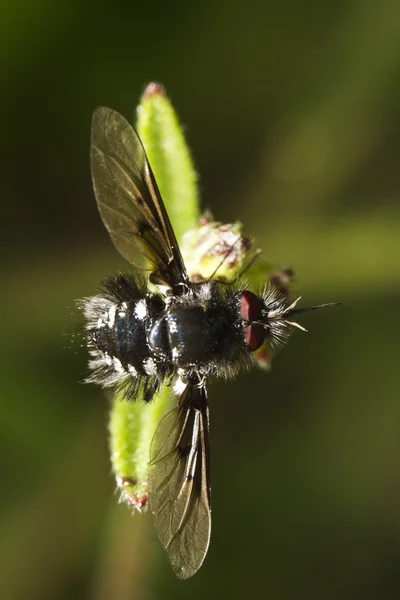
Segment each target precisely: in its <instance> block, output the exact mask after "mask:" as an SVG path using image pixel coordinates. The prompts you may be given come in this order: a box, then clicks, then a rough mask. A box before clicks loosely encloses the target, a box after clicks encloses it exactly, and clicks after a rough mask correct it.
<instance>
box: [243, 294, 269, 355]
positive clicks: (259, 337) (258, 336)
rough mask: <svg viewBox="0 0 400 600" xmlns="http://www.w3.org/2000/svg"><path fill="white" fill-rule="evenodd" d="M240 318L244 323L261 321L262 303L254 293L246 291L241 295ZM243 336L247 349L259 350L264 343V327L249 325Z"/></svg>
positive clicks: (255, 324)
mask: <svg viewBox="0 0 400 600" xmlns="http://www.w3.org/2000/svg"><path fill="white" fill-rule="evenodd" d="M240 316H241V317H242V319H243V320H244V321H260V320H261V301H260V299H259V298H258V296H256V295H255V294H253V292H249V291H248V290H246V291H245V292H243V294H242V295H241V297H240ZM243 334H244V339H245V341H246V344H247V347H248V349H249V350H250V351H251V352H254V351H255V350H258V348H260V346H262V345H263V343H264V340H265V329H264V327H263V326H262V325H259V324H257V323H254V324H251V325H247V327H245V328H244V330H243Z"/></svg>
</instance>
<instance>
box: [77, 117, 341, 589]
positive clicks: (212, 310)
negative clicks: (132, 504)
mask: <svg viewBox="0 0 400 600" xmlns="http://www.w3.org/2000/svg"><path fill="white" fill-rule="evenodd" d="M91 167H92V176H93V185H94V191H95V195H96V199H97V204H98V208H99V211H100V214H101V217H102V219H103V222H104V224H105V226H106V228H107V230H108V232H109V234H110V236H111V239H112V241H113V243H114V244H115V246H116V248H117V249H118V250H119V252H120V253H121V254H122V256H124V257H125V258H126V259H127V260H128V262H130V263H131V264H132V265H133V266H135V267H136V269H135V271H134V273H133V274H130V275H119V276H116V277H112V278H108V279H106V280H105V281H104V282H103V285H102V288H101V290H100V292H99V294H98V295H97V296H94V297H91V298H87V299H86V300H84V301H83V303H82V305H83V311H84V314H85V317H86V320H87V324H86V331H87V340H88V346H89V350H90V354H91V357H92V358H91V361H90V363H89V366H90V369H91V371H92V373H91V375H90V377H89V378H88V381H92V382H94V383H98V384H100V385H102V386H104V387H118V388H120V389H121V388H122V389H123V390H124V393H125V396H126V397H127V398H128V399H132V400H133V399H135V398H137V397H138V396H141V397H143V399H144V401H145V402H149V401H150V400H151V399H152V398H153V396H154V394H155V393H156V392H157V390H159V388H160V386H161V384H162V383H163V382H166V381H173V382H174V390H175V392H176V394H177V395H178V396H179V400H178V405H177V408H175V409H174V410H173V411H171V412H170V413H169V414H167V416H166V417H164V419H163V420H162V421H161V423H160V424H159V426H158V428H157V430H156V433H155V435H154V439H153V442H152V446H151V457H150V464H149V500H150V507H151V511H152V514H153V518H154V524H155V528H156V530H157V533H158V536H159V538H160V541H161V544H162V545H163V547H164V549H165V550H166V552H167V554H168V557H169V559H170V562H171V565H172V567H173V569H174V571H175V573H176V574H177V575H178V577H180V578H182V579H186V578H188V577H190V576H192V575H193V574H194V573H196V571H197V570H198V569H199V568H200V566H201V564H202V563H203V560H204V558H205V555H206V553H207V549H208V545H209V541H210V534H211V498H210V467H209V456H210V453H209V412H208V403H207V387H206V386H207V379H208V377H209V376H210V375H217V376H220V377H221V376H222V377H233V376H235V375H236V374H237V373H238V371H239V369H240V368H242V367H250V366H252V365H253V364H255V362H256V361H255V358H254V355H253V352H254V351H256V350H257V349H258V348H260V347H261V345H262V344H263V343H264V341H265V340H266V339H268V340H269V341H270V342H271V345H272V346H276V345H280V344H282V343H284V342H285V341H286V339H287V337H288V335H289V333H290V331H291V329H292V327H293V326H298V327H300V326H299V325H297V324H296V323H294V322H292V321H291V320H290V319H291V316H292V315H293V313H296V312H299V311H301V310H305V309H296V308H295V304H296V303H293V304H292V305H290V306H288V303H287V300H286V295H285V294H284V293H283V292H282V291H279V290H278V289H277V288H275V287H271V286H270V287H268V288H267V289H266V290H265V291H264V292H263V293H262V294H261V295H259V296H257V295H255V294H254V293H253V292H251V291H249V290H247V289H244V287H243V286H241V285H240V284H239V283H238V281H235V282H231V283H227V282H226V281H222V280H218V278H217V273H216V274H215V275H214V277H213V278H211V279H208V280H205V281H196V282H192V281H190V279H189V277H188V274H187V272H186V268H185V264H184V262H183V259H182V255H181V253H180V250H179V247H178V244H177V241H176V238H175V234H174V231H173V229H172V226H171V223H170V220H169V218H168V215H167V213H166V210H165V207H164V204H163V202H162V199H161V196H160V193H159V191H158V188H157V184H156V181H155V179H154V175H153V173H152V170H151V168H150V165H149V163H148V160H147V157H146V153H145V151H144V148H143V146H142V143H141V141H140V139H139V137H138V135H137V134H136V132H135V130H134V129H133V127H132V126H131V125H130V124H129V123H128V122H127V121H126V120H125V119H124V118H123V117H122V116H121V115H120V114H118V113H117V112H115V111H113V110H111V109H109V108H98V109H97V110H96V111H95V113H94V116H93V124H92V147H91ZM146 272H147V275H148V278H147V277H145V274H146ZM149 280H150V281H151V282H152V283H153V284H156V285H157V286H158V288H159V293H152V292H150V291H149V289H148V281H149ZM325 306H330V305H325ZM315 308H317V307H315Z"/></svg>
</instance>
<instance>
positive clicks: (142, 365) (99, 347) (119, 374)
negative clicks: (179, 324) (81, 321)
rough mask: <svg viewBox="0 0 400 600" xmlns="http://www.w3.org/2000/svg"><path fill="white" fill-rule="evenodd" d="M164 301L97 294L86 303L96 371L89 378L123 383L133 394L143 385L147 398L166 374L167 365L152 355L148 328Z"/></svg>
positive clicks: (110, 383)
mask: <svg viewBox="0 0 400 600" xmlns="http://www.w3.org/2000/svg"><path fill="white" fill-rule="evenodd" d="M162 308H163V302H162V300H161V299H160V298H159V297H157V296H148V297H146V298H140V299H136V300H129V301H123V302H117V301H115V302H114V301H113V300H112V299H111V298H110V297H108V298H102V297H99V296H95V297H93V298H89V299H88V300H86V301H85V304H84V313H85V316H86V318H87V326H86V329H87V335H88V345H89V348H90V353H91V356H92V360H91V361H90V362H89V367H90V369H91V370H92V374H91V375H90V376H89V377H88V378H87V381H91V382H95V383H99V384H101V385H102V386H103V387H113V386H115V385H118V384H123V386H124V388H125V391H126V393H127V395H128V396H129V397H132V398H135V397H137V395H138V394H139V393H140V388H143V390H142V391H143V395H144V399H145V400H146V401H147V400H149V399H150V398H151V397H152V396H153V395H154V392H155V391H156V389H157V388H158V386H159V384H160V382H161V381H162V379H163V377H164V376H165V366H164V365H163V364H162V363H161V362H160V361H157V359H156V358H155V357H154V356H153V355H152V353H151V349H150V348H149V345H148V343H147V330H148V328H149V324H150V323H151V322H152V320H153V319H154V317H156V316H157V315H158V313H159V312H160V311H162Z"/></svg>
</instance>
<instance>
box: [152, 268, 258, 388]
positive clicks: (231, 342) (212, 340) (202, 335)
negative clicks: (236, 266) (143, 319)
mask: <svg viewBox="0 0 400 600" xmlns="http://www.w3.org/2000/svg"><path fill="white" fill-rule="evenodd" d="M237 294H238V293H237V291H236V289H235V288H234V287H233V286H232V285H231V284H226V283H223V282H219V281H215V280H213V281H207V282H201V283H196V284H193V287H192V288H191V289H190V290H189V291H188V293H187V294H184V295H182V296H176V297H171V298H170V299H169V301H168V302H167V306H166V319H165V325H163V326H165V327H166V331H167V335H168V340H169V346H170V351H171V360H172V362H173V364H174V366H175V368H176V369H182V368H183V369H197V370H198V371H199V372H201V373H203V374H210V373H214V374H216V375H220V376H230V375H233V374H235V373H236V372H237V370H238V369H239V368H240V366H241V362H243V360H246V357H247V355H248V350H247V347H246V344H245V341H244V337H243V328H242V320H241V318H240V314H239V313H238V298H237Z"/></svg>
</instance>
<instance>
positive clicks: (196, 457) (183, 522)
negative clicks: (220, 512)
mask: <svg viewBox="0 0 400 600" xmlns="http://www.w3.org/2000/svg"><path fill="white" fill-rule="evenodd" d="M209 445H210V442H209V414H208V403H207V392H206V389H205V387H193V386H188V387H186V389H185V390H184V392H183V394H182V396H181V398H180V401H179V405H178V407H177V408H176V409H175V410H172V411H171V412H170V413H168V414H167V415H166V416H165V417H164V419H163V420H162V421H161V423H160V424H159V426H158V428H157V430H156V432H155V434H154V438H153V441H152V445H151V461H150V470H149V500H150V508H151V512H152V514H153V520H154V525H155V528H156V531H157V534H158V537H159V539H160V542H161V544H162V546H163V547H164V549H165V551H166V552H167V554H168V558H169V560H170V562H171V566H172V568H173V570H174V571H175V573H176V575H177V576H178V577H179V578H181V579H187V578H188V577H191V576H192V575H194V574H195V573H196V571H198V569H199V568H200V567H201V565H202V563H203V561H204V558H205V556H206V554H207V550H208V545H209V542H210V535H211V497H210V494H211V490H210V466H209V456H210V454H209Z"/></svg>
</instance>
